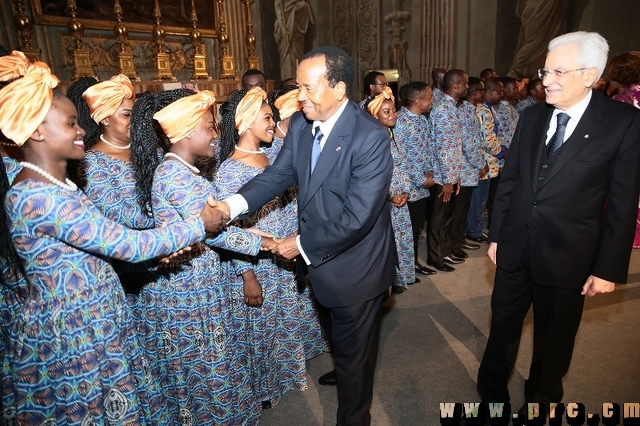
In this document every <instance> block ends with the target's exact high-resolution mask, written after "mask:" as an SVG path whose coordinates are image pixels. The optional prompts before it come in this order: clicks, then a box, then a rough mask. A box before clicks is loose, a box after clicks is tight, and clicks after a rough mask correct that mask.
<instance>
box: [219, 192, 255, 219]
mask: <svg viewBox="0 0 640 426" xmlns="http://www.w3.org/2000/svg"><path fill="white" fill-rule="evenodd" d="M223 201H224V202H225V203H227V204H228V205H229V217H230V219H229V222H231V221H232V220H234V219H235V218H237V217H238V216H240V215H241V214H244V213H246V212H248V211H249V204H247V200H245V199H244V197H243V196H242V195H240V194H233V195H232V196H231V197H229V198H226V199H224V200H223Z"/></svg>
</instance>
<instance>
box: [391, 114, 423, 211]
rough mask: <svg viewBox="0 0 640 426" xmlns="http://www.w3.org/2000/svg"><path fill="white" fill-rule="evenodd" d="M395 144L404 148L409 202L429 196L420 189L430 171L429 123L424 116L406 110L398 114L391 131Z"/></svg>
mask: <svg viewBox="0 0 640 426" xmlns="http://www.w3.org/2000/svg"><path fill="white" fill-rule="evenodd" d="M393 134H394V136H395V138H396V142H397V143H398V144H399V145H403V146H404V153H405V158H406V160H407V161H406V162H405V167H406V171H407V174H408V175H409V180H410V182H411V190H410V191H409V201H418V200H421V199H422V198H426V197H428V196H429V190H428V189H426V188H423V187H422V184H424V181H425V180H426V178H425V175H426V174H427V172H428V171H430V170H431V167H430V162H429V158H428V157H427V147H428V145H429V143H428V141H429V122H428V121H427V118H426V117H425V116H424V115H421V114H420V115H418V114H414V113H412V112H411V111H409V110H408V109H407V108H401V109H400V111H399V112H398V120H397V122H396V127H395V128H394V129H393Z"/></svg>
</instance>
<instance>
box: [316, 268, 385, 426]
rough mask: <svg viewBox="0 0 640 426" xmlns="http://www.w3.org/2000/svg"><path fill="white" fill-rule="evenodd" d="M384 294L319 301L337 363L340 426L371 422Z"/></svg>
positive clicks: (321, 317) (320, 314)
mask: <svg viewBox="0 0 640 426" xmlns="http://www.w3.org/2000/svg"><path fill="white" fill-rule="evenodd" d="M363 279H366V277H363ZM383 295H384V293H381V294H380V295H379V296H377V297H375V298H373V299H370V300H367V301H364V302H360V303H356V304H353V305H349V306H340V307H337V308H327V307H325V306H322V305H321V304H320V303H318V314H319V317H320V323H321V325H322V328H323V330H324V332H325V335H326V336H327V339H328V341H329V342H330V344H331V349H332V351H333V357H334V360H335V364H336V379H337V382H338V383H337V388H338V414H337V424H338V425H339V426H352V425H353V426H356V425H357V426H367V425H369V424H371V414H370V413H369V409H370V408H371V401H372V399H373V377H374V373H375V366H376V358H377V355H378V342H379V340H380V314H381V307H382V299H383Z"/></svg>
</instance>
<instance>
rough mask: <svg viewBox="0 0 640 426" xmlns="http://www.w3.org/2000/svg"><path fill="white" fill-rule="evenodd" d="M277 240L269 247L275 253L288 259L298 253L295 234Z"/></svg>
mask: <svg viewBox="0 0 640 426" xmlns="http://www.w3.org/2000/svg"><path fill="white" fill-rule="evenodd" d="M274 240H275V239H274ZM278 241H280V242H279V243H278V244H276V246H275V247H273V248H272V249H271V252H272V253H274V254H277V255H278V256H281V257H284V258H285V259H288V260H291V259H293V258H295V257H296V256H297V255H299V254H300V250H298V245H297V244H296V237H295V235H294V236H292V237H287V238H284V239H282V240H278ZM278 241H276V242H278Z"/></svg>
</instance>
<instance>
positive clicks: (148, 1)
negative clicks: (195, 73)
mask: <svg viewBox="0 0 640 426" xmlns="http://www.w3.org/2000/svg"><path fill="white" fill-rule="evenodd" d="M192 1H193V4H194V5H195V10H196V14H197V17H198V29H199V30H200V32H201V34H202V35H203V36H204V37H215V36H216V35H217V34H216V19H215V18H216V17H215V7H216V6H215V0H192ZM192 1H189V0H158V4H159V6H160V14H161V15H162V19H161V24H162V27H163V28H164V30H165V31H166V33H167V34H176V35H188V34H189V32H190V31H191V5H192ZM113 5H114V2H113V1H112V0H111V1H110V0H76V8H77V10H76V18H77V19H78V20H79V21H80V22H82V24H83V25H84V26H85V28H96V29H103V30H111V29H113V26H114V25H115V23H116V19H115V16H114V14H113ZM120 6H121V7H122V22H123V23H124V24H125V25H126V27H127V29H128V30H129V31H130V32H135V31H138V32H147V33H149V32H151V31H152V30H153V27H154V26H155V23H156V20H155V18H154V17H153V12H154V7H155V1H154V0H120ZM31 10H32V11H33V18H34V22H35V23H36V24H40V25H58V26H66V25H67V22H69V19H71V15H70V14H69V8H68V7H67V1H66V0H31Z"/></svg>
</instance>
